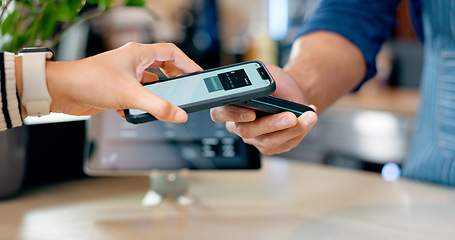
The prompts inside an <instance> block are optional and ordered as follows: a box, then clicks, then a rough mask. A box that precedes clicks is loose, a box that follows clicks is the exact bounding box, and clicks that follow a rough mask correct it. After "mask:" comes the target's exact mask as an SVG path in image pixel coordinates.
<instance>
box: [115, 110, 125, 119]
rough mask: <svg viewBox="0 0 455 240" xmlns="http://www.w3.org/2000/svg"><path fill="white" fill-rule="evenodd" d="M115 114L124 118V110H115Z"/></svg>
mask: <svg viewBox="0 0 455 240" xmlns="http://www.w3.org/2000/svg"><path fill="white" fill-rule="evenodd" d="M116 112H117V115H119V116H120V117H121V118H123V119H124V120H126V118H125V111H124V110H117V111H116Z"/></svg>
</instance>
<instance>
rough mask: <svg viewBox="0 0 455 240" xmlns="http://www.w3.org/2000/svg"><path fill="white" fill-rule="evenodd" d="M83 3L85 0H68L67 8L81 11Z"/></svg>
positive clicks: (75, 11)
mask: <svg viewBox="0 0 455 240" xmlns="http://www.w3.org/2000/svg"><path fill="white" fill-rule="evenodd" d="M84 5H85V0H68V8H69V10H70V11H71V12H73V13H78V12H79V11H81V9H82V7H84Z"/></svg>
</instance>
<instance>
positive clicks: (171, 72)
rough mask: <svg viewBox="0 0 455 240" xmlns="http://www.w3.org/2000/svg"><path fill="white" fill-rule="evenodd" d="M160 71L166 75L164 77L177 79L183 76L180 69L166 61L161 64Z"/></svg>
mask: <svg viewBox="0 0 455 240" xmlns="http://www.w3.org/2000/svg"><path fill="white" fill-rule="evenodd" d="M160 70H161V71H162V72H163V73H164V75H166V77H168V78H171V77H177V76H180V75H183V72H182V70H181V69H180V68H178V67H176V66H175V65H174V64H172V63H171V62H168V61H164V62H162V64H161V66H160Z"/></svg>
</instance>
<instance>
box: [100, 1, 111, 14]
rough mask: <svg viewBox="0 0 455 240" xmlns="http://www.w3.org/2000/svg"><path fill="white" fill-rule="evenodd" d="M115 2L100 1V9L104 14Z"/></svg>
mask: <svg viewBox="0 0 455 240" xmlns="http://www.w3.org/2000/svg"><path fill="white" fill-rule="evenodd" d="M112 2H113V0H99V1H98V9H99V10H100V11H102V12H104V11H106V10H107V9H109V7H110V6H111V4H112Z"/></svg>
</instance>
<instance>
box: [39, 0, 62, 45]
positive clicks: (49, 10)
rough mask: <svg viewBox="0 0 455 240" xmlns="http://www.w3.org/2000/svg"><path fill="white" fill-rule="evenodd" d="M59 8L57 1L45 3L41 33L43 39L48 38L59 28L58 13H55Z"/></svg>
mask: <svg viewBox="0 0 455 240" xmlns="http://www.w3.org/2000/svg"><path fill="white" fill-rule="evenodd" d="M57 11H58V8H57V6H56V4H55V2H50V3H48V4H47V5H45V7H44V10H43V15H42V16H41V21H40V23H41V24H40V28H39V35H40V39H41V40H42V41H46V40H48V39H49V38H50V37H51V36H52V34H53V33H54V32H55V29H56V28H57V23H58V19H57V15H56V14H55V13H56V12H57Z"/></svg>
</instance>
